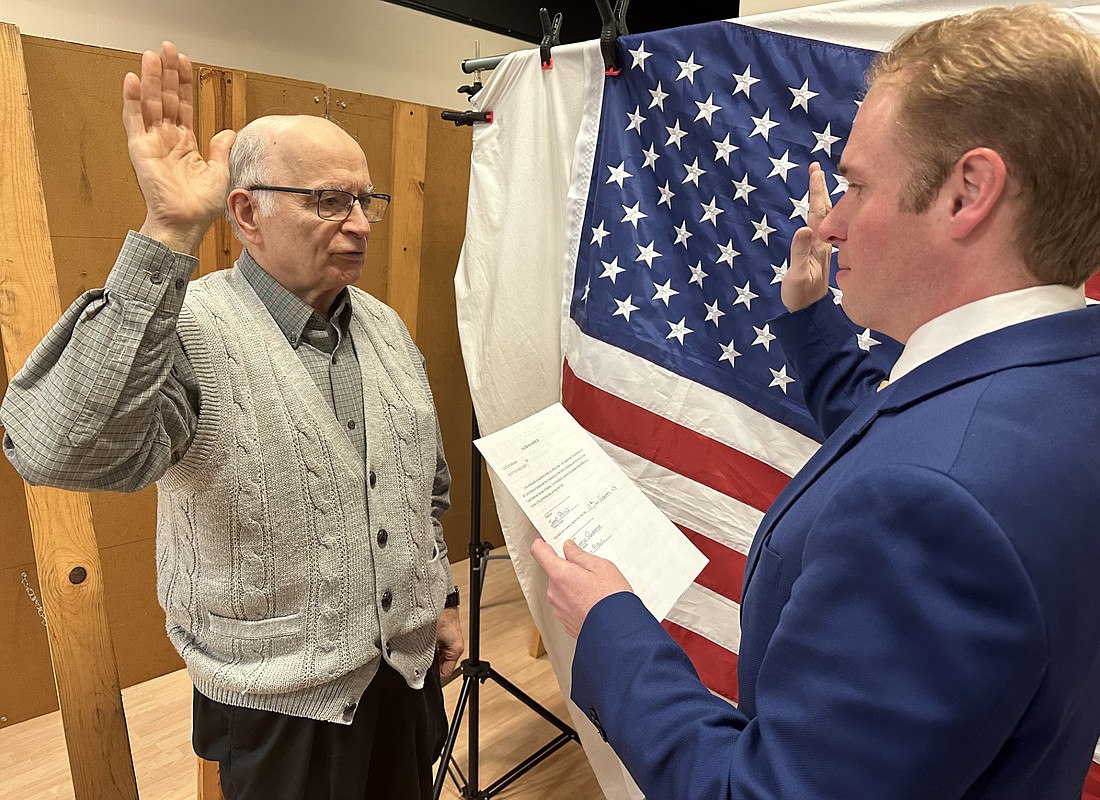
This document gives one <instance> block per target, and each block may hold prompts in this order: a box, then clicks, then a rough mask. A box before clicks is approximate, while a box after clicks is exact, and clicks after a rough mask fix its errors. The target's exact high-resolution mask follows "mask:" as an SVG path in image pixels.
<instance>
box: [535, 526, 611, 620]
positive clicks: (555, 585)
mask: <svg viewBox="0 0 1100 800" xmlns="http://www.w3.org/2000/svg"><path fill="white" fill-rule="evenodd" d="M564 550H565V557H564V558H559V557H558V556H557V554H556V553H555V552H554V550H553V548H551V547H550V545H548V544H547V543H546V541H545V540H544V539H536V540H535V542H534V544H532V545H531V555H532V556H534V558H535V561H537V562H538V564H539V566H540V567H542V568H543V569H544V570H545V571H546V576H547V578H548V579H549V580H548V583H547V588H546V599H547V600H548V601H549V602H550V605H551V607H552V608H553V609H554V616H555V617H557V618H558V622H560V623H561V624H562V627H563V628H565V630H566V632H567V633H568V634H569V635H570V636H572V637H573V638H574V639H576V638H577V636H578V635H579V634H580V632H581V626H582V625H584V619H585V617H587V616H588V612H589V611H591V610H592V606H594V605H596V603H598V602H600V601H601V600H603V599H604V598H605V597H610V596H611V595H613V594H615V593H617V592H630V591H633V589H632V588H631V586H630V583H629V582H628V581H627V579H626V578H624V577H623V574H622V573H621V572H619V568H618V567H616V566H615V565H614V564H613V563H611V562H610V561H608V560H607V559H606V558H600V557H599V556H594V555H592V554H591V553H586V552H584V550H581V548H580V547H578V546H577V545H576V544H575V543H574V542H573V541H571V540H567V541H566V543H565V547H564Z"/></svg>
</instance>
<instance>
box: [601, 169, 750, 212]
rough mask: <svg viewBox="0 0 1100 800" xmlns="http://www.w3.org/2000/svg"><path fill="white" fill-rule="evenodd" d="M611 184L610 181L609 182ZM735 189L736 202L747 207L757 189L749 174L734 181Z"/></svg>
mask: <svg viewBox="0 0 1100 800" xmlns="http://www.w3.org/2000/svg"><path fill="white" fill-rule="evenodd" d="M609 183H610V181H609ZM733 185H734V187H735V188H736V189H737V191H736V192H735V193H734V195H733V199H734V200H744V201H745V205H748V203H749V195H750V194H751V193H752V192H755V191H756V187H755V186H752V185H750V184H749V173H747V172H746V173H745V177H744V178H742V179H741V180H739V181H733Z"/></svg>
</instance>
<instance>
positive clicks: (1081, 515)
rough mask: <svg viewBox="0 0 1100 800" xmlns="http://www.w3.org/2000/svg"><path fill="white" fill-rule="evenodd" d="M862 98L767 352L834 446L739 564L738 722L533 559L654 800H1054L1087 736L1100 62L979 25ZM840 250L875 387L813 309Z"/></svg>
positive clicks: (574, 555) (1039, 17)
mask: <svg viewBox="0 0 1100 800" xmlns="http://www.w3.org/2000/svg"><path fill="white" fill-rule="evenodd" d="M869 85H870V89H869V91H868V93H867V96H866V99H865V101H864V103H863V104H862V107H861V109H860V111H859V113H858V115H857V116H856V121H855V125H854V127H853V129H852V133H851V138H850V140H849V142H848V145H847V147H846V148H845V151H844V154H843V158H842V162H841V167H842V170H843V171H844V174H845V176H846V177H847V180H848V191H847V193H846V194H845V195H844V197H843V198H842V199H841V200H840V201H839V203H838V204H837V206H836V208H834V209H832V210H831V211H830V210H829V209H828V207H827V204H828V200H827V196H828V195H827V192H826V189H825V183H824V180H823V177H822V174H821V171H820V169H817V168H815V169H813V171H812V174H811V203H812V206H813V209H814V213H813V214H812V218H811V220H810V223H811V226H810V227H809V228H806V229H803V230H802V231H800V232H799V233H798V234H797V235H796V238H795V241H794V243H793V245H792V264H793V266H792V269H791V272H789V273H788V274H787V277H786V279H785V280H784V283H783V299H784V303H785V305H786V306H787V308H788V310H789V312H790V313H788V314H786V315H784V316H782V317H780V318H779V319H778V320H776V321H775V322H774V323H773V330H774V331H776V332H777V334H778V335H779V336H780V338H781V340H782V341H783V343H784V350H785V352H786V354H787V356H788V358H789V359H790V360H791V362H792V364H793V366H794V367H795V369H796V371H797V373H798V377H799V379H800V380H801V381H802V384H803V386H804V387H808V388H807V389H806V390H805V391H806V392H807V399H808V404H809V406H810V408H811V410H812V411H813V412H814V414H815V416H816V418H817V419H818V421H819V422H820V424H821V427H822V429H823V430H824V431H826V432H827V433H828V434H829V438H828V439H827V441H826V442H825V444H824V445H823V447H822V448H821V450H820V451H819V452H818V453H817V454H816V455H815V456H814V457H813V458H812V459H811V460H810V461H809V462H808V463H807V464H806V466H805V467H804V468H803V469H802V471H801V472H800V473H799V474H798V475H797V476H796V477H795V478H794V479H793V480H792V482H791V483H790V485H789V486H788V487H787V489H786V490H785V491H784V492H783V493H782V494H781V495H780V496H779V498H778V499H777V500H776V501H775V503H774V504H773V506H772V508H771V509H770V510H769V512H768V513H767V515H766V516H765V518H764V519H763V521H762V522H761V525H760V528H759V530H758V532H757V535H756V540H755V542H754V544H753V546H752V549H751V551H750V553H749V556H748V561H747V566H746V571H745V581H744V587H743V591H742V600H743V602H742V609H741V611H742V637H741V649H740V654H739V661H738V672H739V686H740V692H741V695H740V700H739V705H738V706H737V707H736V708H735V707H732V706H730V705H728V704H726V703H725V702H724V701H723V700H721V699H719V698H715V697H713V696H711V695H710V694H709V693H708V692H707V690H706V689H705V688H704V687H703V686H702V684H701V683H700V682H699V680H698V678H697V677H696V676H695V674H694V672H693V670H692V668H691V664H690V663H689V662H688V661H687V659H686V657H685V656H684V654H683V652H682V651H681V650H679V648H678V647H677V646H676V645H675V644H674V643H673V642H672V640H671V639H670V638H669V637H668V636H667V635H665V634H664V632H663V630H662V628H661V627H660V625H658V624H657V622H656V621H655V620H654V619H653V618H652V617H650V616H648V614H647V612H646V611H645V609H644V607H643V606H642V605H641V604H640V602H639V601H638V599H637V598H636V597H635V596H634V595H633V594H631V593H630V592H629V586H628V585H627V584H626V582H625V581H624V580H623V578H622V576H621V575H620V574H619V573H618V571H617V570H615V568H614V567H613V566H612V565H611V564H610V563H609V562H607V561H604V560H602V559H599V558H597V557H595V556H592V555H589V554H587V553H584V552H582V551H580V550H579V549H578V548H576V547H572V546H570V547H567V549H566V559H564V560H563V559H560V558H558V557H557V556H556V555H554V553H553V551H552V550H550V548H549V546H548V545H546V544H545V543H544V542H541V541H540V542H536V543H535V545H534V547H533V553H534V556H535V557H536V558H537V559H538V560H539V562H540V563H541V564H542V565H543V566H544V568H545V569H546V571H547V573H548V575H549V588H548V597H549V600H550V602H551V604H552V605H553V606H554V608H555V611H556V614H557V615H558V617H559V619H561V620H562V622H563V623H564V625H565V626H566V628H567V629H568V630H570V631H571V632H573V633H574V635H576V634H577V633H578V631H579V638H578V642H577V650H576V656H575V659H574V662H573V688H572V696H573V699H574V700H575V701H576V702H577V704H578V705H579V706H580V707H581V708H582V709H584V710H585V711H586V712H587V713H588V714H589V716H590V717H592V718H593V719H594V720H597V721H598V725H599V726H600V727H601V730H602V731H603V732H604V733H605V735H606V738H607V740H608V741H609V742H610V743H611V745H612V746H613V747H614V748H615V750H616V752H617V753H618V754H619V755H620V756H621V757H622V759H623V761H624V762H625V764H626V766H627V767H628V769H629V770H630V772H631V774H632V775H633V776H634V778H635V779H636V780H637V782H638V784H639V785H640V786H641V787H642V789H643V790H644V791H645V793H646V796H647V797H648V798H650V800H666V799H668V798H675V800H690V799H691V798H706V800H716V798H749V797H751V798H814V800H831V799H834V798H835V799H836V800H849V799H850V798H876V799H877V798H890V799H891V800H908V799H909V798H912V800H931V799H932V798H935V800H947V799H948V798H968V799H971V800H972V799H976V798H983V799H986V798H988V800H1033V799H1034V798H1044V799H1045V800H1076V799H1077V798H1079V797H1080V796H1081V787H1082V783H1083V780H1084V777H1085V774H1086V770H1087V769H1088V765H1089V762H1090V758H1091V755H1092V753H1093V748H1094V746H1095V745H1096V741H1097V737H1098V735H1100V614H1098V613H1097V609H1098V608H1100V581H1098V580H1097V576H1098V575H1100V536H1098V535H1097V527H1096V526H1097V520H1098V519H1100V448H1097V446H1096V445H1097V442H1098V441H1100V404H1098V402H1097V398H1098V397H1100V308H1095V307H1092V308H1086V307H1085V299H1084V293H1083V291H1082V284H1083V283H1084V282H1085V280H1086V279H1087V278H1088V277H1090V276H1091V275H1093V274H1094V273H1095V272H1096V271H1097V269H1098V268H1100V225H1098V224H1097V222H1098V214H1100V159H1097V158H1096V157H1095V154H1094V151H1095V148H1096V135H1097V131H1100V44H1098V42H1097V41H1096V39H1094V38H1092V37H1090V36H1088V35H1086V34H1085V33H1083V32H1082V31H1080V30H1079V29H1078V28H1077V27H1075V26H1074V25H1073V24H1072V23H1070V22H1069V21H1067V20H1066V19H1063V18H1062V17H1061V16H1060V15H1059V14H1057V13H1055V12H1053V11H1052V10H1050V9H1049V8H1045V7H1042V6H1024V7H1020V8H1016V9H1011V10H1006V9H989V10H986V11H982V12H976V13H974V14H972V15H967V16H962V17H955V18H950V19H946V20H942V21H938V22H934V23H930V24H928V25H925V26H922V27H921V28H918V29H917V30H915V31H914V32H912V33H911V34H909V35H907V36H906V37H904V38H903V39H902V40H901V41H900V42H899V43H898V44H897V45H896V46H895V47H894V48H893V49H892V50H891V51H890V52H889V53H886V54H884V55H883V56H882V57H880V58H879V59H878V61H877V63H876V64H875V66H874V67H873V68H872V70H871V74H870V79H869ZM834 245H835V246H836V248H837V249H838V256H837V258H838V264H839V270H838V273H837V283H838V286H839V287H840V289H841V290H842V291H843V292H844V308H845V310H846V312H847V313H848V315H849V316H850V317H851V318H852V319H853V320H854V321H856V322H858V323H859V325H861V326H869V327H871V328H877V329H878V330H881V331H884V332H886V333H888V334H890V335H892V336H894V337H895V338H897V339H899V340H900V341H902V342H904V343H905V349H904V351H903V353H902V355H901V357H900V359H899V360H898V362H897V364H896V366H895V367H894V368H893V370H892V372H891V375H890V379H889V382H888V385H886V386H880V384H881V383H882V378H884V377H885V376H884V375H881V374H877V373H876V371H875V369H874V368H873V367H872V366H871V365H870V364H869V363H868V361H867V360H866V359H865V358H864V357H862V355H863V354H862V353H861V352H860V351H859V350H858V348H857V347H856V345H855V342H854V341H853V338H854V337H852V335H851V331H850V329H849V328H848V327H847V326H846V325H844V324H843V321H842V320H841V318H840V315H839V312H838V311H837V310H836V309H835V306H834V305H833V303H832V302H831V301H830V300H829V299H822V298H824V297H825V296H826V294H827V280H828V266H829V254H830V249H831V247H832V246H834ZM875 388H881V391H878V392H876V391H875V390H874V389H875Z"/></svg>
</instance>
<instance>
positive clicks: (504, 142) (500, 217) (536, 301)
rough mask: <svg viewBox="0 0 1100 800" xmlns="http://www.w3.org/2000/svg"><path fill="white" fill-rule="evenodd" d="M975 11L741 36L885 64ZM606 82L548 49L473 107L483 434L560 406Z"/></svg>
mask: <svg viewBox="0 0 1100 800" xmlns="http://www.w3.org/2000/svg"><path fill="white" fill-rule="evenodd" d="M1006 4H1007V5H1018V3H1006ZM981 5H984V4H980V3H973V2H964V1H962V0H958V1H956V2H944V1H942V0H941V2H925V3H919V4H917V3H913V2H906V0H878V1H877V2H868V0H848V1H847V2H839V3H832V4H829V5H823V6H812V7H809V8H806V9H796V10H792V11H784V12H776V13H771V14H761V15H757V16H754V17H745V18H742V19H739V20H736V22H737V23H739V24H744V25H752V26H756V27H759V28H764V29H768V30H774V31H778V32H783V33H790V34H793V35H797V36H802V37H806V38H812V39H819V40H824V41H830V42H834V43H837V44H845V45H851V46H856V47H863V48H868V49H875V50H881V49H884V48H885V47H887V46H888V45H889V44H890V42H892V41H893V40H894V39H896V38H897V37H898V36H899V35H900V34H901V33H903V32H904V31H905V30H907V29H909V28H911V27H913V26H914V25H918V24H920V23H922V22H925V21H927V20H930V19H934V18H937V17H941V16H946V15H949V14H954V13H960V12H964V11H968V10H972V9H975V8H978V7H981ZM1054 5H1058V6H1061V7H1065V8H1068V9H1072V11H1073V13H1074V14H1076V15H1077V16H1078V17H1079V18H1080V19H1081V21H1082V22H1083V23H1084V24H1085V25H1086V26H1088V27H1090V28H1092V29H1093V30H1095V31H1097V32H1098V33H1100V4H1097V3H1087V4H1077V3H1071V2H1056V3H1054ZM603 80H604V75H603V60H602V57H601V55H600V49H599V43H598V42H596V41H592V42H585V43H582V44H578V45H566V46H562V47H558V48H555V50H554V68H553V69H552V70H543V69H542V68H541V65H540V63H539V52H538V50H537V49H534V50H527V51H523V52H518V53H513V54H511V55H510V56H508V57H507V58H506V59H505V60H504V61H503V62H502V63H501V65H500V66H499V67H497V68H496V70H494V71H493V72H492V73H491V74H490V77H489V79H488V80H487V82H486V84H485V88H484V89H483V90H482V91H481V92H480V93H479V94H478V95H477V96H476V97H475V98H474V107H475V108H477V109H481V110H490V109H491V110H492V111H493V114H494V119H493V122H492V124H490V125H479V126H475V128H474V148H473V154H472V164H471V175H470V199H469V205H468V208H467V233H466V240H465V243H464V245H463V248H462V254H461V257H460V260H459V266H458V272H457V274H456V275H455V293H456V297H457V302H458V326H459V335H460V337H461V340H462V352H463V357H464V359H465V363H466V371H467V375H468V377H469V383H470V390H471V394H472V396H473V401H474V407H475V409H476V411H477V417H478V422H479V425H480V427H481V431H482V433H483V434H486V433H492V432H493V431H496V430H499V429H500V428H502V427H505V426H506V425H509V424H511V423H513V422H515V421H517V420H520V419H523V418H524V417H526V416H528V415H530V414H533V413H534V412H536V411H539V410H541V409H543V408H545V407H546V406H548V405H550V404H552V403H555V402H558V401H559V400H560V399H561V366H562V344H561V341H562V320H563V318H564V317H565V303H566V288H565V287H566V286H567V284H568V282H569V281H568V280H567V276H569V275H570V274H571V271H572V269H573V265H574V260H575V257H576V253H577V247H578V242H579V237H580V232H581V222H582V216H583V212H584V198H585V195H586V193H587V188H588V184H589V180H590V177H591V170H592V159H593V155H594V151H595V132H596V129H597V127H598V124H597V123H598V121H599V116H600V104H601V97H602V91H603ZM493 490H494V494H495V496H496V501H497V508H498V511H499V514H500V520H501V526H502V528H503V530H504V536H505V540H506V542H507V545H508V550H509V553H510V554H511V556H512V561H513V564H514V565H515V569H516V573H517V575H518V577H519V581H520V585H521V586H522V588H523V592H524V595H525V596H526V598H527V603H528V605H529V606H530V608H531V614H532V616H533V618H534V620H535V624H536V625H537V626H538V628H539V630H540V631H541V632H542V636H543V640H544V642H545V644H546V648H547V652H548V654H549V657H550V659H551V662H552V664H553V666H554V671H555V673H556V675H557V678H558V683H559V685H560V686H561V690H562V693H563V694H564V695H565V697H567V698H568V696H569V687H570V664H571V661H572V656H573V640H572V639H571V638H570V637H569V636H568V635H566V634H565V632H564V631H563V630H562V629H561V627H560V626H559V625H558V624H557V622H556V620H554V618H553V614H552V612H551V610H550V608H549V606H548V605H547V603H546V600H545V589H546V581H545V578H544V576H543V574H542V571H541V570H540V569H539V568H538V567H537V565H535V564H534V562H533V561H532V560H531V557H530V553H529V549H530V545H531V542H532V540H533V538H534V536H535V531H534V528H533V527H531V525H530V523H529V522H528V521H527V519H526V517H524V516H523V514H522V512H521V511H520V510H519V507H518V506H517V505H516V504H515V502H514V501H513V500H512V499H511V498H510V497H509V496H508V495H507V493H505V492H503V491H501V489H500V487H499V486H498V485H497V484H496V482H495V481H494V482H493ZM568 705H569V708H570V713H571V715H572V722H573V725H574V726H575V727H576V728H577V730H578V732H579V733H580V736H581V739H582V742H583V744H584V747H585V751H586V753H587V755H588V758H589V761H590V762H591V764H592V767H593V770H594V771H595V773H596V777H597V779H598V780H599V783H600V786H601V788H602V790H603V792H604V795H605V796H606V797H607V798H608V799H609V800H622V799H625V798H632V799H636V798H640V797H642V795H641V793H640V791H639V790H638V789H637V787H636V786H635V785H634V783H633V781H632V780H631V779H630V777H629V775H627V774H626V772H625V770H624V769H623V768H622V766H621V765H620V763H619V761H618V759H617V758H616V757H615V755H614V753H613V752H612V751H611V750H610V748H609V747H608V746H607V745H606V744H605V743H604V742H603V741H601V740H600V738H599V736H598V735H597V734H596V731H595V729H594V728H593V727H592V725H591V723H589V721H588V719H587V718H586V717H585V716H584V714H583V713H582V712H581V711H580V710H579V709H577V708H576V707H575V706H574V705H573V704H572V703H569V704H568ZM1098 752H1100V751H1098Z"/></svg>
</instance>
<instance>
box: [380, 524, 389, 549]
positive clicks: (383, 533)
mask: <svg viewBox="0 0 1100 800" xmlns="http://www.w3.org/2000/svg"><path fill="white" fill-rule="evenodd" d="M389 540H390V534H389V531H387V530H386V529H385V528H379V530H378V546H379V547H385V546H386V542H388V541H389Z"/></svg>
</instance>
